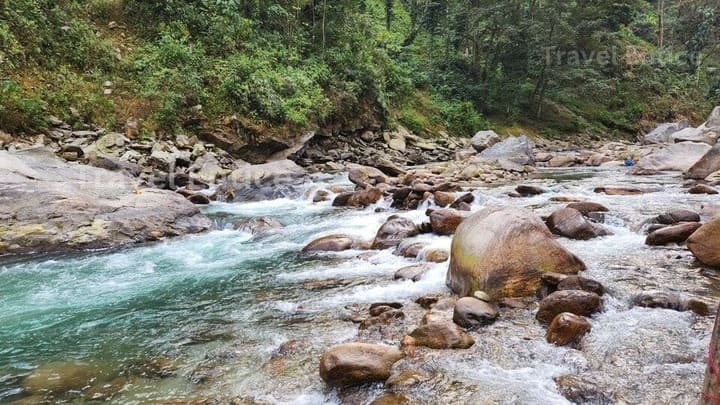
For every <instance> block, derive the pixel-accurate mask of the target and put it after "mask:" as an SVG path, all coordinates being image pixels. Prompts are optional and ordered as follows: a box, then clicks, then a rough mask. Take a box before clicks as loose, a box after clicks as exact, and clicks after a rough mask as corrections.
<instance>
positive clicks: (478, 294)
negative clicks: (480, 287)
mask: <svg viewBox="0 0 720 405" xmlns="http://www.w3.org/2000/svg"><path fill="white" fill-rule="evenodd" d="M472 296H473V297H475V298H477V299H479V300H480V301H484V302H492V297H490V296H489V295H488V293H486V292H485V291H475V292H474V293H473V294H472Z"/></svg>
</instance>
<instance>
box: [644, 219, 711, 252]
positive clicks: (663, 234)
mask: <svg viewBox="0 0 720 405" xmlns="http://www.w3.org/2000/svg"><path fill="white" fill-rule="evenodd" d="M701 226H702V224H701V223H699V222H685V223H681V224H678V225H672V226H667V227H664V228H661V229H658V230H657V231H654V232H651V233H650V234H649V235H648V236H647V238H646V239H645V244H646V245H649V246H661V245H667V244H670V243H683V242H685V241H686V240H687V238H689V237H690V235H692V234H693V233H695V231H697V230H698V229H699V228H700V227H701Z"/></svg>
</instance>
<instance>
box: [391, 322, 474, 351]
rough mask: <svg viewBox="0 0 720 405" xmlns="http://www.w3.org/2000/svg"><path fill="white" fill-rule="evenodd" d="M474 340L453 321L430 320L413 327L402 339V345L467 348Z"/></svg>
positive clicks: (431, 347)
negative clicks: (430, 321)
mask: <svg viewBox="0 0 720 405" xmlns="http://www.w3.org/2000/svg"><path fill="white" fill-rule="evenodd" d="M474 344H475V340H474V339H473V338H472V336H470V335H469V334H467V333H466V332H465V331H464V330H462V329H461V328H460V327H459V326H457V325H456V324H455V323H453V322H432V323H428V324H426V325H422V326H419V327H417V328H415V329H414V330H413V331H412V332H410V334H409V335H408V336H406V337H405V339H403V346H423V347H428V348H430V349H467V348H469V347H471V346H472V345H474Z"/></svg>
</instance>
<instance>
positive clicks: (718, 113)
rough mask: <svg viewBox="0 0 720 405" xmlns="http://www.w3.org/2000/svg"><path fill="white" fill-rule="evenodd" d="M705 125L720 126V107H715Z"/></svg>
mask: <svg viewBox="0 0 720 405" xmlns="http://www.w3.org/2000/svg"><path fill="white" fill-rule="evenodd" d="M705 127H707V128H717V127H720V107H715V108H713V110H712V112H711V113H710V117H708V120H707V122H705Z"/></svg>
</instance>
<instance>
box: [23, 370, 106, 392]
mask: <svg viewBox="0 0 720 405" xmlns="http://www.w3.org/2000/svg"><path fill="white" fill-rule="evenodd" d="M107 377H108V374H107V373H106V372H105V371H104V370H103V369H101V368H100V367H97V366H95V365H92V364H88V363H82V362H54V363H47V364H43V365H42V366H40V367H38V368H36V369H35V370H33V371H32V372H31V373H30V374H29V375H28V376H27V377H25V378H24V379H23V381H22V386H23V388H24V390H25V393H27V394H29V395H38V394H39V395H48V394H50V395H59V394H63V393H66V392H68V391H71V390H75V391H79V390H82V389H83V388H85V387H87V386H88V385H91V384H92V383H93V382H95V381H96V380H98V379H103V378H107Z"/></svg>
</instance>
